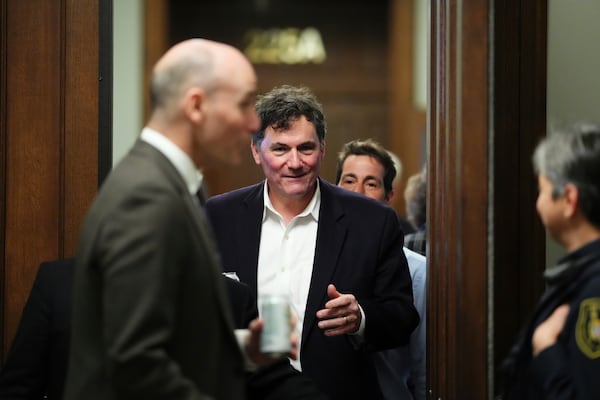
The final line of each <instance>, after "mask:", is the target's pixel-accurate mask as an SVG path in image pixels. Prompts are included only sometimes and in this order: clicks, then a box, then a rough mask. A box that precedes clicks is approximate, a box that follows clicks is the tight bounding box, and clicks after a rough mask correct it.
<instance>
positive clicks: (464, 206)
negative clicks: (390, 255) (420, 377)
mask: <svg viewBox="0 0 600 400" xmlns="http://www.w3.org/2000/svg"><path fill="white" fill-rule="evenodd" d="M430 5H431V8H430V18H431V19H430V22H431V25H430V33H431V34H430V39H431V46H430V92H429V93H430V98H429V111H430V112H429V115H428V131H429V140H430V142H429V170H428V173H429V185H430V186H429V188H430V191H429V193H430V195H429V199H428V224H427V225H428V227H429V243H430V253H429V255H428V256H429V257H428V262H429V270H428V284H429V286H428V343H427V344H428V366H429V368H428V388H429V393H428V395H429V398H430V399H438V398H443V399H483V398H489V399H491V398H493V397H494V394H495V393H497V392H498V391H499V386H500V384H501V382H500V380H499V379H500V378H499V376H500V368H499V365H500V363H501V361H502V359H503V358H504V357H505V356H506V354H507V352H508V348H509V347H510V344H511V343H512V342H513V341H514V338H515V335H516V334H517V331H518V329H519V327H520V326H521V325H522V324H523V322H524V320H525V319H526V317H527V315H528V314H529V312H530V311H531V310H532V309H533V307H534V305H535V303H536V302H537V299H538V298H539V296H540V294H541V292H542V289H543V287H542V283H541V273H542V270H543V268H544V264H545V262H544V257H545V236H544V231H543V229H542V228H541V224H540V223H539V221H538V219H537V215H536V213H535V206H534V205H535V196H536V185H535V180H534V177H533V172H532V168H531V162H530V157H531V154H532V152H533V149H534V146H535V144H536V142H537V140H538V139H539V138H540V137H541V136H543V135H544V132H545V123H546V113H545V108H546V89H545V88H546V38H547V4H546V0H532V1H530V0H507V1H503V2H485V1H475V0H472V1H469V0H439V1H434V2H430Z"/></svg>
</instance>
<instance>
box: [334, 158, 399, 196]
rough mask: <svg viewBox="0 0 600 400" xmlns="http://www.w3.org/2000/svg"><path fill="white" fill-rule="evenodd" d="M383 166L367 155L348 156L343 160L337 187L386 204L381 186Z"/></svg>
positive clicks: (383, 172) (383, 189)
mask: <svg viewBox="0 0 600 400" xmlns="http://www.w3.org/2000/svg"><path fill="white" fill-rule="evenodd" d="M384 174H385V171H384V169H383V165H381V163H380V162H379V161H377V159H375V158H374V157H371V156H368V155H354V154H352V155H349V156H348V157H346V159H345V160H344V164H343V167H342V174H341V176H340V181H339V182H338V186H340V187H342V188H344V189H347V190H351V191H353V192H357V193H361V194H363V195H365V196H367V197H370V198H372V199H375V200H378V201H382V202H388V201H389V199H390V197H391V196H386V194H385V188H384V186H383V177H384Z"/></svg>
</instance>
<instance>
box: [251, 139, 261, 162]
mask: <svg viewBox="0 0 600 400" xmlns="http://www.w3.org/2000/svg"><path fill="white" fill-rule="evenodd" d="M250 148H251V149H252V157H253V158H254V162H255V163H256V165H260V154H258V149H257V148H256V146H255V145H254V142H251V143H250Z"/></svg>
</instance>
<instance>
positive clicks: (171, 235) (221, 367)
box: [65, 39, 261, 400]
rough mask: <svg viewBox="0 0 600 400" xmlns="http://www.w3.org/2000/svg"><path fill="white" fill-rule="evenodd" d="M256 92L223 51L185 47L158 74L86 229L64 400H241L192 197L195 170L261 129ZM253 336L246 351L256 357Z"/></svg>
mask: <svg viewBox="0 0 600 400" xmlns="http://www.w3.org/2000/svg"><path fill="white" fill-rule="evenodd" d="M255 91H256V75H255V73H254V70H253V68H252V66H251V64H250V63H249V61H248V60H247V59H246V58H245V57H244V56H243V54H242V53H241V52H240V51H239V50H237V49H235V48H233V47H231V46H228V45H224V44H221V43H216V42H212V41H208V40H201V39H191V40H187V41H184V42H181V43H179V44H177V45H175V46H174V47H172V48H171V49H170V50H168V51H167V52H166V53H165V55H164V56H163V57H161V59H160V60H159V61H158V63H157V64H156V66H155V67H154V70H153V74H152V79H151V87H150V92H151V98H152V114H151V117H150V121H149V122H148V124H147V125H146V128H144V130H143V131H142V134H141V137H140V139H139V140H138V141H137V143H136V144H135V145H134V147H133V148H132V150H131V151H130V152H129V154H127V155H126V156H125V157H124V159H123V160H122V161H121V162H120V163H119V164H118V165H117V166H116V167H115V168H114V169H113V171H112V172H111V174H110V175H109V176H108V177H107V179H106V181H105V182H104V183H103V185H102V187H101V189H100V191H99V193H98V196H97V197H96V199H95V201H94V203H93V205H92V207H91V209H90V210H89V212H88V214H87V216H86V219H85V222H84V225H83V228H82V233H81V237H80V242H79V247H78V253H77V264H76V268H75V280H74V293H73V330H72V334H71V351H70V359H69V372H68V375H67V383H66V387H65V399H66V400H80V399H88V400H89V399H103V400H106V399H117V398H118V399H144V400H150V399H161V400H165V399H190V400H191V399H198V400H200V399H209V398H210V399H227V400H235V399H243V398H244V397H245V394H244V378H245V372H244V369H243V366H244V363H243V355H242V352H241V351H240V348H239V346H238V343H237V340H236V337H235V335H234V332H233V330H234V325H233V320H232V317H231V312H230V305H229V299H228V298H227V293H226V291H225V288H224V284H223V280H222V277H221V269H222V268H221V265H220V260H219V256H218V253H217V250H216V247H215V245H214V242H213V240H212V237H211V234H210V230H209V228H208V226H207V225H206V222H205V221H204V218H203V217H202V214H201V213H199V212H198V204H197V199H196V197H195V193H196V191H197V190H198V188H199V187H201V179H202V176H201V173H200V169H201V168H202V167H203V166H206V165H218V164H219V163H221V164H228V163H235V162H237V161H239V160H240V159H241V148H242V147H243V146H244V145H245V144H246V143H247V140H248V139H249V135H250V132H251V131H253V130H254V129H256V128H257V127H258V118H257V115H256V113H255V111H254V110H253V107H252V103H253V97H254V93H255ZM199 310H201V312H199ZM260 326H261V325H260V321H257V323H256V324H254V325H253V326H251V329H250V332H251V337H250V339H249V340H247V341H246V342H245V344H244V346H245V349H246V350H248V352H249V354H252V355H254V356H256V355H257V354H258V336H259V334H260ZM254 361H260V360H258V359H255V360H254Z"/></svg>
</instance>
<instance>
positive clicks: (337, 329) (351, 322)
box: [317, 284, 362, 336]
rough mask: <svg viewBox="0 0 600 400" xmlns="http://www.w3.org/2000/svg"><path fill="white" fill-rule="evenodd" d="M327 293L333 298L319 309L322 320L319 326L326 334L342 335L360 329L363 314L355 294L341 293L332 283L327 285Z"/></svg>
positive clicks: (319, 317)
mask: <svg viewBox="0 0 600 400" xmlns="http://www.w3.org/2000/svg"><path fill="white" fill-rule="evenodd" d="M327 295H328V296H329V298H330V299H331V300H329V301H328V302H327V303H325V308H323V309H321V310H319V311H317V318H318V319H319V320H320V321H319V323H318V326H319V328H321V329H323V330H324V331H325V336H341V335H345V334H351V333H355V332H356V331H358V328H359V327H360V321H361V318H362V316H361V313H360V307H359V306H358V301H357V300H356V298H355V297H354V295H353V294H343V293H340V292H338V291H337V289H336V288H335V285H332V284H330V285H329V286H327Z"/></svg>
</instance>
